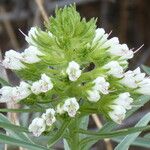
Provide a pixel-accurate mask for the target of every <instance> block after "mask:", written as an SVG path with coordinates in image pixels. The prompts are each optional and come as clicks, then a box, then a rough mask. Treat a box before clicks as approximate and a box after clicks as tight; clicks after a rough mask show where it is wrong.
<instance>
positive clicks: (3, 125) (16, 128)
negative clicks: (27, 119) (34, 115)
mask: <svg viewBox="0 0 150 150" xmlns="http://www.w3.org/2000/svg"><path fill="white" fill-rule="evenodd" d="M0 127H1V128H4V129H10V130H12V131H17V132H29V131H28V129H27V128H25V127H21V126H17V125H13V124H10V123H4V122H0Z"/></svg>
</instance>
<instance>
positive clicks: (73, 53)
mask: <svg viewBox="0 0 150 150" xmlns="http://www.w3.org/2000/svg"><path fill="white" fill-rule="evenodd" d="M64 9H65V10H63V9H61V10H58V12H57V13H56V17H55V18H53V17H52V18H51V23H50V24H49V23H48V24H46V30H45V31H42V30H41V29H39V28H37V27H32V28H31V30H30V31H29V33H28V35H25V39H26V41H27V42H28V43H29V47H28V48H27V49H25V50H24V52H22V53H19V52H16V51H14V50H9V51H7V52H6V53H5V57H4V60H3V62H2V63H3V66H4V67H5V68H7V69H12V70H15V72H16V73H17V74H18V76H20V77H21V78H22V80H23V81H22V82H21V83H20V85H19V86H17V87H10V86H4V87H2V88H1V89H0V94H1V96H0V102H11V101H15V102H20V101H21V100H23V99H24V102H25V101H26V98H27V97H31V98H32V95H33V94H34V99H35V103H38V99H39V97H40V99H41V101H42V104H45V103H49V104H50V105H48V104H46V105H43V108H44V109H45V110H46V113H44V114H43V115H42V116H41V117H37V118H35V119H34V120H33V121H32V123H31V124H30V126H29V131H31V132H33V134H34V135H35V136H39V135H41V134H42V133H43V132H44V131H46V130H48V129H49V127H51V126H53V125H55V124H54V123H55V121H56V120H57V121H59V119H60V120H61V121H62V120H63V119H64V120H65V119H66V118H68V117H70V118H71V119H72V118H73V117H76V118H78V117H81V116H82V112H84V115H89V114H91V113H95V112H97V113H102V114H103V115H104V116H105V117H106V118H108V119H111V120H113V121H114V122H116V123H119V124H120V123H121V122H122V121H123V120H124V118H125V116H126V112H127V111H128V110H129V109H132V105H133V103H134V97H135V96H136V95H142V94H144V95H150V78H148V77H146V75H145V73H141V70H140V68H137V69H135V70H134V71H130V70H129V71H126V70H127V68H128V60H129V59H131V58H133V56H134V52H133V51H132V50H131V49H129V48H128V46H127V45H126V44H120V42H119V40H118V38H117V37H113V38H110V39H109V36H110V34H107V33H105V30H104V29H102V28H97V29H96V25H95V21H94V20H90V21H89V22H86V21H85V20H84V19H83V20H82V19H81V18H80V15H79V14H78V13H77V12H76V10H75V8H74V7H66V8H64ZM68 15H70V17H69V16H68ZM72 16H74V17H72ZM62 17H63V18H62ZM66 19H67V20H66ZM66 22H67V25H65V23H66ZM74 24H75V25H74ZM61 26H63V28H61ZM92 65H93V66H92ZM39 78H40V79H39ZM36 100H37V101H36ZM24 104H26V103H24ZM42 104H41V105H42ZM52 107H53V108H52ZM91 107H92V108H91ZM93 110H94V111H93Z"/></svg>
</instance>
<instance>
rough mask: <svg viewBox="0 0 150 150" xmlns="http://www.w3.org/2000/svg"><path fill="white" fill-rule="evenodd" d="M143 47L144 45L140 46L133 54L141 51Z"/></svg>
mask: <svg viewBox="0 0 150 150" xmlns="http://www.w3.org/2000/svg"><path fill="white" fill-rule="evenodd" d="M143 46H144V44H143V45H141V46H140V47H139V48H138V49H137V50H135V51H134V54H135V53H137V52H138V51H139V50H141V49H142V47H143Z"/></svg>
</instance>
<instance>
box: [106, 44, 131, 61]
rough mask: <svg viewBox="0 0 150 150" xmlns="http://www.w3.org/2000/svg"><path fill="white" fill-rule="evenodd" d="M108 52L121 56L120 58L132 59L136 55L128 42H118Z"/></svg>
mask: <svg viewBox="0 0 150 150" xmlns="http://www.w3.org/2000/svg"><path fill="white" fill-rule="evenodd" d="M108 52H109V53H110V54H112V55H114V56H120V60H124V59H125V60H126V59H131V58H133V56H134V53H133V51H132V50H130V49H129V48H128V46H127V45H126V44H116V45H114V46H112V47H111V48H109V49H108Z"/></svg>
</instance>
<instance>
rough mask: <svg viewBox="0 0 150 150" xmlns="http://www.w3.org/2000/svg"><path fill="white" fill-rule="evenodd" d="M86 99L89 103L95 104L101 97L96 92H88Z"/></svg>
mask: <svg viewBox="0 0 150 150" xmlns="http://www.w3.org/2000/svg"><path fill="white" fill-rule="evenodd" d="M87 93H88V97H87V99H88V100H89V101H91V102H97V101H98V100H99V99H100V98H101V96H100V94H99V92H98V91H97V90H89V91H88V92H87Z"/></svg>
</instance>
